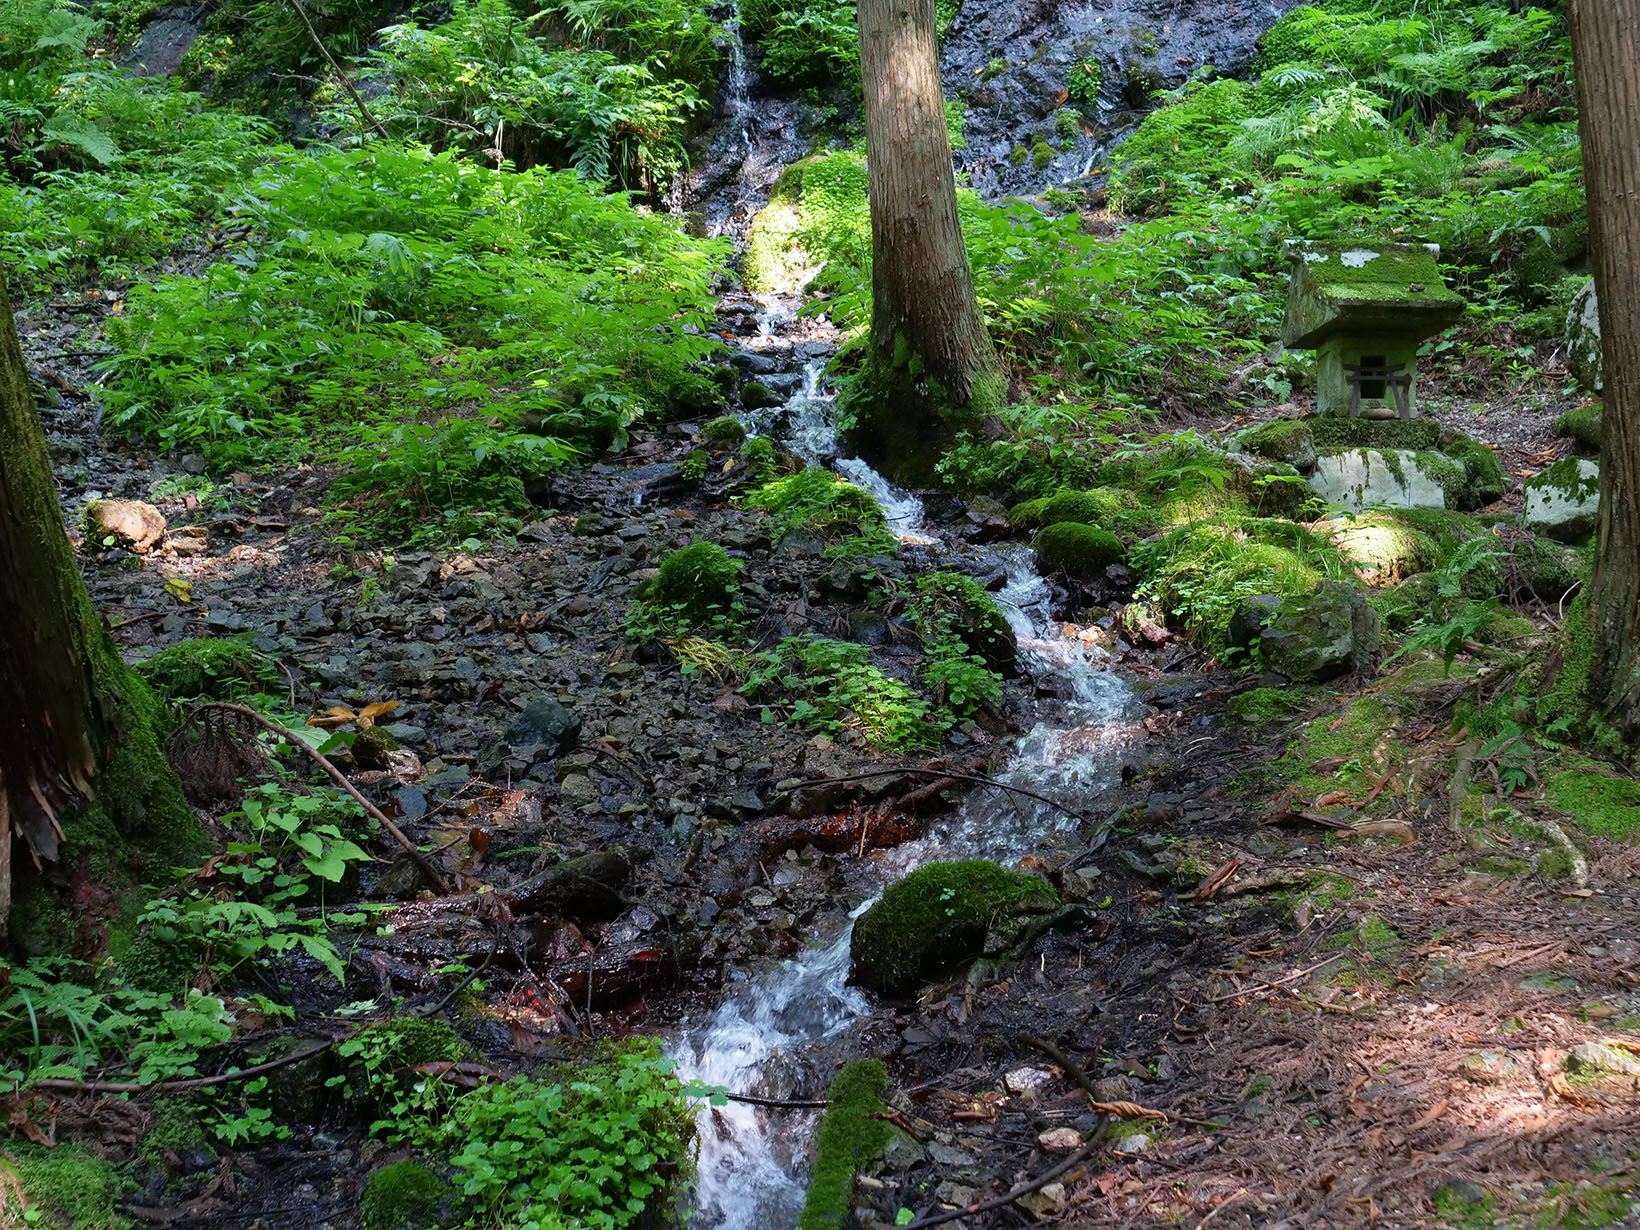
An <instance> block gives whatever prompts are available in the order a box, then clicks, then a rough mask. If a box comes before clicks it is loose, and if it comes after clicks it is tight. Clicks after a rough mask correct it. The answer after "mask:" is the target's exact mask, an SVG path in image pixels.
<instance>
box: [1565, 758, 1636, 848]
mask: <svg viewBox="0 0 1640 1230" xmlns="http://www.w3.org/2000/svg"><path fill="white" fill-rule="evenodd" d="M1548 784H1549V799H1550V801H1551V802H1552V803H1553V804H1554V805H1555V806H1556V807H1558V808H1559V809H1560V810H1561V811H1563V812H1565V813H1566V814H1567V815H1569V816H1570V817H1571V818H1572V819H1573V820H1575V821H1576V822H1577V823H1578V826H1579V827H1581V828H1583V829H1585V830H1587V831H1588V832H1591V833H1596V834H1598V835H1599V836H1601V837H1607V838H1610V839H1611V840H1612V841H1626V840H1627V839H1628V838H1629V837H1630V836H1631V835H1632V834H1633V833H1634V832H1635V830H1636V829H1640V782H1636V781H1633V780H1631V779H1630V778H1626V777H1615V776H1613V775H1612V774H1611V773H1610V772H1609V771H1608V770H1606V769H1605V768H1604V766H1600V765H1596V764H1594V763H1592V762H1591V763H1589V764H1587V765H1585V766H1583V767H1581V768H1577V769H1573V770H1571V771H1569V772H1566V773H1558V774H1556V775H1555V776H1554V777H1551V778H1550V779H1549V783H1548Z"/></svg>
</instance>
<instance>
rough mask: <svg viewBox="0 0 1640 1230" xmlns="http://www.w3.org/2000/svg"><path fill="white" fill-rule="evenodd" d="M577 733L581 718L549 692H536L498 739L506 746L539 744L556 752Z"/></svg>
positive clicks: (573, 740)
mask: <svg viewBox="0 0 1640 1230" xmlns="http://www.w3.org/2000/svg"><path fill="white" fill-rule="evenodd" d="M580 737H581V719H580V718H579V717H577V716H576V715H575V714H574V713H573V712H572V711H571V710H570V709H568V708H567V707H566V706H564V705H562V704H560V703H559V702H558V701H557V700H555V699H553V698H552V697H550V696H537V697H535V698H534V699H533V700H531V701H530V702H529V704H527V705H525V706H524V712H523V713H520V714H519V715H518V716H517V717H515V718H514V719H513V720H512V722H511V723H510V724H509V725H508V726H507V730H506V733H505V734H504V735H503V736H502V742H503V743H505V744H507V745H508V747H510V748H519V747H529V746H539V747H542V748H545V749H546V751H547V755H548V756H549V757H550V756H559V755H562V754H563V753H565V752H567V751H569V750H570V749H571V748H572V747H574V746H575V744H576V742H577V741H578V740H579V739H580Z"/></svg>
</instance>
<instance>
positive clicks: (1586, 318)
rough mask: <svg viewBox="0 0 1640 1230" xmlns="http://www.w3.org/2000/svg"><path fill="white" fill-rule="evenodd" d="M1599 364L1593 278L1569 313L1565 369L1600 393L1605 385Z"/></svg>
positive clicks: (1574, 301) (1597, 326) (1585, 385)
mask: <svg viewBox="0 0 1640 1230" xmlns="http://www.w3.org/2000/svg"><path fill="white" fill-rule="evenodd" d="M1600 366H1601V350H1600V300H1599V298H1598V297H1597V296H1596V295H1595V291H1594V279H1593V278H1590V279H1589V280H1588V282H1586V283H1585V284H1584V286H1583V289H1582V290H1580V291H1578V292H1577V297H1576V298H1575V299H1573V300H1572V308H1571V311H1569V312H1568V313H1567V314H1566V370H1567V371H1569V372H1571V373H1572V377H1573V379H1575V380H1576V381H1577V382H1578V383H1579V384H1581V385H1582V386H1583V387H1584V388H1586V389H1592V390H1593V391H1594V392H1596V393H1598V392H1600V391H1601V389H1602V388H1603V387H1604V386H1605V380H1604V378H1603V377H1602V375H1601V370H1600Z"/></svg>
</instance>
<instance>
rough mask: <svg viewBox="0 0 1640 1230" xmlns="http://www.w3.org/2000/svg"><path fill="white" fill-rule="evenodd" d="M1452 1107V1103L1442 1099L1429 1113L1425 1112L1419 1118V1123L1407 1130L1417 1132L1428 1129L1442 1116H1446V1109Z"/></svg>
mask: <svg viewBox="0 0 1640 1230" xmlns="http://www.w3.org/2000/svg"><path fill="white" fill-rule="evenodd" d="M1450 1105H1451V1103H1450V1102H1448V1101H1446V1099H1444V1098H1443V1099H1441V1100H1440V1101H1439V1102H1436V1103H1435V1105H1433V1106H1431V1107H1430V1108H1429V1109H1428V1110H1427V1111H1425V1112H1424V1113H1423V1114H1422V1115H1420V1116H1419V1118H1418V1122H1416V1123H1414V1124H1413V1125H1412V1126H1411V1127H1410V1128H1408V1129H1407V1130H1408V1131H1409V1132H1416V1131H1418V1130H1419V1129H1420V1128H1426V1127H1428V1126H1429V1125H1430V1124H1432V1123H1434V1122H1435V1120H1437V1119H1439V1118H1440V1117H1441V1116H1442V1115H1444V1114H1446V1108H1447V1107H1448V1106H1450Z"/></svg>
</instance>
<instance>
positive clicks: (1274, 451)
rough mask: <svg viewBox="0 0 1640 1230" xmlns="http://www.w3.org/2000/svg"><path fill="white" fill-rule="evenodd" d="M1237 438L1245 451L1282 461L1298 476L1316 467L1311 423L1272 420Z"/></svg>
mask: <svg viewBox="0 0 1640 1230" xmlns="http://www.w3.org/2000/svg"><path fill="white" fill-rule="evenodd" d="M1236 438H1237V439H1238V440H1240V441H1241V446H1242V447H1243V448H1245V449H1246V450H1247V451H1248V452H1250V453H1257V454H1258V455H1259V456H1260V457H1266V458H1268V459H1269V460H1271V461H1282V462H1285V463H1286V464H1288V465H1290V466H1292V467H1293V469H1295V470H1297V471H1298V472H1299V473H1301V474H1308V473H1309V472H1310V471H1311V470H1313V469H1314V468H1315V437H1314V435H1313V434H1312V433H1311V431H1310V424H1309V423H1308V422H1305V421H1303V420H1300V419H1271V420H1270V421H1269V422H1268V423H1260V424H1259V425H1258V426H1257V427H1249V428H1248V429H1247V430H1246V431H1244V432H1242V433H1241V434H1240V435H1239V436H1237V437H1236Z"/></svg>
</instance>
